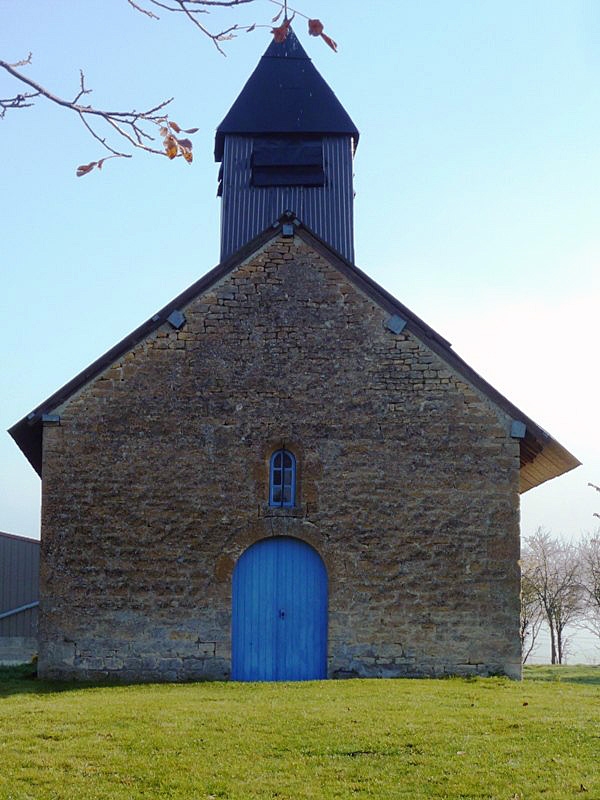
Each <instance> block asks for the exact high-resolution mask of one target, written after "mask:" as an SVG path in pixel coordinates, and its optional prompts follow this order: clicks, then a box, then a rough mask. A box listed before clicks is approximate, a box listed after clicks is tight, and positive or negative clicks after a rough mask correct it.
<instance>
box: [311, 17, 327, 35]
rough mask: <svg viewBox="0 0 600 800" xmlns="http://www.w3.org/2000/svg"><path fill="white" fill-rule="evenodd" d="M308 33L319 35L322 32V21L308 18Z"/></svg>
mask: <svg viewBox="0 0 600 800" xmlns="http://www.w3.org/2000/svg"><path fill="white" fill-rule="evenodd" d="M308 33H309V34H310V36H320V35H321V34H322V33H323V23H322V22H321V20H320V19H309V20H308Z"/></svg>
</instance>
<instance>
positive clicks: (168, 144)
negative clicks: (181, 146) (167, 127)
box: [163, 135, 178, 159]
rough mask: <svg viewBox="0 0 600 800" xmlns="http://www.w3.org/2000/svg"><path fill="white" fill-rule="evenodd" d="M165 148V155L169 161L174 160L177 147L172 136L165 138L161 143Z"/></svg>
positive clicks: (175, 140)
mask: <svg viewBox="0 0 600 800" xmlns="http://www.w3.org/2000/svg"><path fill="white" fill-rule="evenodd" d="M163 144H164V146H165V153H166V154H167V156H168V157H169V158H170V159H174V158H175V156H176V155H177V151H178V147H177V139H176V138H175V137H174V136H171V135H169V136H166V137H165V140H164V142H163Z"/></svg>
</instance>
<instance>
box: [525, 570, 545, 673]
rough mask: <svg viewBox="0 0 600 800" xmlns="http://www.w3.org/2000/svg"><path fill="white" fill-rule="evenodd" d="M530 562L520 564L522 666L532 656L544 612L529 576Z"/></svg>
mask: <svg viewBox="0 0 600 800" xmlns="http://www.w3.org/2000/svg"><path fill="white" fill-rule="evenodd" d="M530 567H531V565H530V561H529V560H528V559H526V558H525V559H523V560H522V562H521V629H520V630H521V657H522V660H523V664H525V663H527V659H528V658H529V656H530V655H531V654H532V652H533V650H534V648H535V645H536V642H537V638H538V635H539V633H540V629H541V627H542V623H543V622H544V612H543V611H542V608H541V607H540V603H539V600H538V596H537V593H536V591H535V586H534V583H533V581H532V579H531V576H530V575H529V570H530Z"/></svg>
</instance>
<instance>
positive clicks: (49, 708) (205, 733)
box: [0, 667, 600, 800]
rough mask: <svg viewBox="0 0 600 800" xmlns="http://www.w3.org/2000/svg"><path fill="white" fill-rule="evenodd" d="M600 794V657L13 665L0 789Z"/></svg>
mask: <svg viewBox="0 0 600 800" xmlns="http://www.w3.org/2000/svg"><path fill="white" fill-rule="evenodd" d="M363 797H364V798H411V800H420V799H421V798H422V799H423V800H425V799H427V800H430V798H451V799H452V800H455V798H487V799H490V800H491V798H498V800H517V799H518V798H522V799H523V800H529V799H530V798H532V799H533V798H548V800H549V799H550V798H570V797H582V798H583V797H585V798H588V799H589V800H592V799H594V800H598V798H600V667H596V668H594V667H579V668H572V667H563V668H558V669H557V668H548V667H530V668H527V670H526V680H525V681H524V682H523V683H515V682H511V681H509V680H505V679H501V678H498V679H477V680H461V679H448V680H379V681H375V680H364V681H324V682H315V683H287V684H283V683H280V684H235V683H197V684H183V685H173V684H166V685H156V684H154V685H145V686H117V687H106V686H105V687H98V686H74V687H73V686H64V685H56V684H50V683H44V682H40V681H36V680H33V679H31V678H28V677H26V670H15V669H4V670H2V669H0V798H2V800H9V798H10V800H25V799H26V798H27V800H29V799H30V798H31V800H45V799H46V798H52V799H53V800H63V799H64V800H67V799H69V800H71V798H73V800H75V798H77V800H99V799H100V798H102V799H103V800H105V799H106V800H108V798H110V799H111V800H112V799H113V798H114V799H115V800H119V799H120V798H123V800H125V798H127V800H130V799H132V798H152V799H153V800H158V799H159V798H160V799H161V800H162V798H186V799H187V798H189V800H202V799H204V798H236V799H237V798H239V799H240V800H242V799H243V800H246V799H251V798H278V800H284V799H285V800H287V799H289V800H296V798H363Z"/></svg>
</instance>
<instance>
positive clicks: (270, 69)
mask: <svg viewBox="0 0 600 800" xmlns="http://www.w3.org/2000/svg"><path fill="white" fill-rule="evenodd" d="M229 134H241V135H250V136H251V135H260V134H270V135H285V134H300V135H303V134H304V135H308V134H328V135H346V136H351V137H352V139H353V140H354V144H355V146H356V143H357V142H358V136H359V134H358V130H357V129H356V125H355V124H354V123H353V122H352V120H351V119H350V117H349V116H348V114H347V112H346V111H345V109H344V108H343V106H342V104H341V103H340V101H339V100H338V99H337V97H336V96H335V95H334V93H333V92H332V91H331V89H330V88H329V86H328V85H327V83H326V82H325V81H324V80H323V78H322V77H321V75H320V74H319V73H318V71H317V70H316V68H315V67H314V66H313V64H312V62H311V60H310V58H309V57H308V56H307V55H306V52H305V50H304V48H303V47H302V45H301V44H300V42H299V41H298V39H297V38H296V35H295V34H294V32H293V31H292V29H291V28H290V30H289V32H288V35H287V37H286V39H285V41H283V42H281V43H277V42H275V41H273V42H271V44H270V45H269V47H268V48H267V50H266V52H265V54H264V56H263V57H262V58H261V60H260V61H259V63H258V66H257V67H256V69H255V70H254V72H253V73H252V75H251V76H250V78H249V80H248V82H247V83H246V85H245V86H244V88H243V89H242V92H241V94H240V95H239V97H238V98H237V100H236V101H235V103H234V104H233V106H232V107H231V109H230V111H229V113H228V114H227V116H226V117H225V119H224V120H223V122H221V124H220V125H219V127H218V128H217V135H216V139H215V160H216V161H221V160H222V158H223V142H224V137H225V136H226V135H229Z"/></svg>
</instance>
